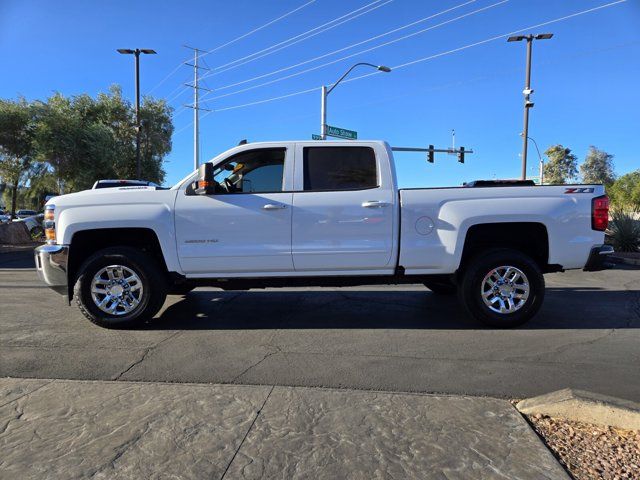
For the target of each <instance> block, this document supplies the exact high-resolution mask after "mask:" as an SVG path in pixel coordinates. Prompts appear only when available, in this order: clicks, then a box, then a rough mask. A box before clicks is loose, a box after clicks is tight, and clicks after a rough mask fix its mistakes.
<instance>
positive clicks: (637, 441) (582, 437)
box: [528, 414, 640, 480]
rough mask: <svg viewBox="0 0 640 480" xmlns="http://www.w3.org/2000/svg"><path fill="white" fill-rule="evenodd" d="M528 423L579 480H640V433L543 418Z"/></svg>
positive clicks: (535, 416) (533, 418) (532, 416)
mask: <svg viewBox="0 0 640 480" xmlns="http://www.w3.org/2000/svg"><path fill="white" fill-rule="evenodd" d="M528 419H529V421H530V422H531V424H532V425H533V427H534V429H535V430H536V432H538V434H539V435H540V436H541V437H542V438H543V439H544V441H545V443H546V444H547V446H548V447H549V448H550V449H551V450H552V451H553V453H554V455H555V456H556V457H557V458H558V460H560V463H562V465H563V466H564V467H565V468H566V469H567V470H568V471H569V473H570V474H571V475H572V476H573V478H575V479H576V480H587V479H588V480H591V479H605V480H610V479H611V480H620V479H640V431H637V430H621V429H617V428H613V427H603V426H599V425H592V424H589V423H581V422H573V421H569V420H561V419H556V418H551V417H547V416H545V415H540V414H536V415H531V416H528Z"/></svg>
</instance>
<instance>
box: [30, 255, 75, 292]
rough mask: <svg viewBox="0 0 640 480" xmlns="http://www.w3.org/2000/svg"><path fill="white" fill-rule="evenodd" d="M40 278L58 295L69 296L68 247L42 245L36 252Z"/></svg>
mask: <svg viewBox="0 0 640 480" xmlns="http://www.w3.org/2000/svg"><path fill="white" fill-rule="evenodd" d="M34 255H35V260H36V270H37V271H38V277H40V280H42V281H43V282H44V283H46V284H47V286H49V287H51V288H53V289H54V290H55V291H57V292H58V293H61V294H63V295H67V283H68V282H67V265H68V263H69V247H68V246H67V245H42V246H40V247H38V248H36V249H35V251H34Z"/></svg>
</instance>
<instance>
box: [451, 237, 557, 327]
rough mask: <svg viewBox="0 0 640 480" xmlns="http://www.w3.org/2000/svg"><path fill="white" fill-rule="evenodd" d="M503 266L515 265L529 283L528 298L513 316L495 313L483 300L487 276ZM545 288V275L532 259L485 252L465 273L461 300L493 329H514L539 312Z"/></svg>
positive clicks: (508, 252)
mask: <svg viewBox="0 0 640 480" xmlns="http://www.w3.org/2000/svg"><path fill="white" fill-rule="evenodd" d="M501 266H512V267H515V268H517V269H519V270H521V271H522V272H523V273H524V275H525V276H526V277H527V280H528V285H529V296H528V298H526V300H525V301H524V303H523V304H522V306H520V307H518V308H517V309H516V310H515V311H513V312H511V313H499V312H495V311H493V310H492V309H491V308H489V306H487V305H486V304H485V302H484V300H483V297H482V290H481V289H482V288H483V283H484V279H485V276H487V275H488V274H489V273H490V272H491V271H492V270H493V269H495V268H498V267H501ZM505 276H506V275H505ZM544 288H545V285H544V276H543V275H542V272H541V271H540V268H539V267H538V265H537V263H536V262H535V261H534V260H533V259H532V258H531V257H529V256H528V255H525V254H524V253H522V252H519V251H517V250H511V249H496V250H489V251H485V252H482V253H481V254H480V255H478V256H476V257H475V258H473V259H472V260H471V261H470V262H469V264H468V266H467V267H466V268H465V270H464V271H463V273H462V279H461V282H460V288H459V289H458V298H459V300H460V303H461V304H462V305H463V306H464V308H465V310H466V311H467V313H469V315H471V316H472V317H473V318H475V319H477V320H479V321H481V322H482V323H484V324H486V325H489V326H492V327H498V328H511V327H517V326H518V325H522V324H523V323H525V322H527V321H528V320H530V319H531V318H532V317H533V316H534V315H535V314H536V313H538V310H540V307H541V306H542V301H543V300H544ZM498 301H500V300H498ZM497 305H498V306H499V304H497Z"/></svg>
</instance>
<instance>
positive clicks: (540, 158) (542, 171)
mask: <svg viewBox="0 0 640 480" xmlns="http://www.w3.org/2000/svg"><path fill="white" fill-rule="evenodd" d="M529 140H531V141H532V142H533V145H534V146H535V147H536V152H538V161H539V163H538V168H539V170H540V185H542V184H543V183H544V160H543V158H542V155H540V149H539V148H538V142H536V141H535V140H534V139H533V138H531V137H529Z"/></svg>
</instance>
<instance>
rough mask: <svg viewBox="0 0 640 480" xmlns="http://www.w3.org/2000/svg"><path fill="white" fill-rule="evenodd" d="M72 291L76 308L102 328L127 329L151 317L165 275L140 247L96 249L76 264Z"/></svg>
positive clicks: (163, 287) (158, 304) (162, 292)
mask: <svg viewBox="0 0 640 480" xmlns="http://www.w3.org/2000/svg"><path fill="white" fill-rule="evenodd" d="M73 294H74V297H75V299H76V303H77V305H78V307H79V308H80V311H81V312H82V313H83V314H84V316H85V317H87V318H88V319H89V320H90V321H91V322H93V323H95V324H96V325H99V326H101V327H105V328H129V327H132V326H135V325H137V324H139V323H141V322H143V321H144V320H147V319H150V318H152V317H153V316H154V315H155V314H156V313H158V311H159V310H160V308H161V307H162V304H163V303H164V301H165V298H166V296H167V285H166V281H165V275H163V272H162V271H161V270H160V268H159V267H158V264H157V262H156V261H155V260H154V259H153V258H152V257H150V256H149V255H147V254H146V253H145V252H143V251H141V250H137V249H134V248H130V247H113V248H107V249H104V250H100V251H98V252H96V253H94V254H93V255H92V256H91V257H89V258H88V259H87V260H86V261H85V262H84V263H83V264H82V266H81V267H80V270H79V273H78V277H77V280H76V283H75V285H74V288H73Z"/></svg>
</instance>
